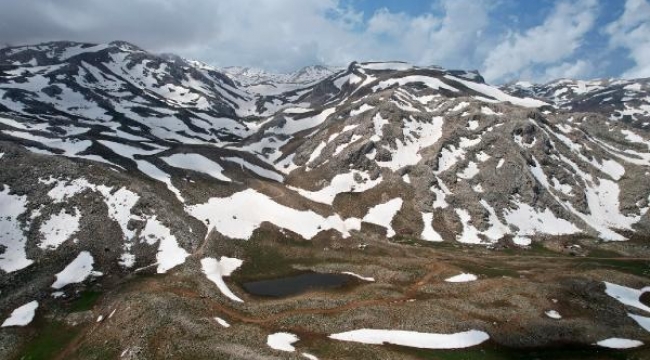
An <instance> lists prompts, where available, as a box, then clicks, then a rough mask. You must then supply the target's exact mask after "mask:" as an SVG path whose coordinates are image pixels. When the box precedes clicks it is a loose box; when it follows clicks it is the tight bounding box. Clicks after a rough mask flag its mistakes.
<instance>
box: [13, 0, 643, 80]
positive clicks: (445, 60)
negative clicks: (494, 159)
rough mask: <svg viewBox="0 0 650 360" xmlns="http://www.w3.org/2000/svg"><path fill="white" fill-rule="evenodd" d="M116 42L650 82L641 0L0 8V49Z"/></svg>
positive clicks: (271, 58)
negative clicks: (55, 42)
mask: <svg viewBox="0 0 650 360" xmlns="http://www.w3.org/2000/svg"><path fill="white" fill-rule="evenodd" d="M115 39H120V40H126V41H130V42H133V43H135V44H137V45H139V46H141V47H143V48H145V49H148V50H150V51H154V52H173V53H177V54H179V55H182V56H185V57H188V58H193V59H197V60H201V61H204V62H206V63H209V64H213V65H216V66H228V65H242V66H254V67H261V68H264V69H267V70H270V71H283V72H286V71H291V70H295V69H298V68H300V67H302V66H305V65H310V64H326V65H346V64H348V63H349V62H350V61H354V60H357V61H364V60H403V61H407V62H410V63H414V64H416V65H440V66H443V67H446V68H460V69H477V70H479V71H480V72H481V73H482V74H483V75H484V77H486V79H487V80H488V81H489V82H491V83H503V82H507V81H511V80H515V79H517V80H529V81H534V82H545V81H549V80H552V79H555V78H560V77H570V78H583V79H584V78H603V77H628V78H630V77H650V0H219V1H215V0H193V1H192V2H187V1H181V0H113V1H105V0H84V1H83V2H79V1H77V0H21V1H10V2H5V4H3V11H2V12H1V13H0V44H2V43H7V44H14V45H18V44H29V43H37V42H43V41H50V40H76V41H86V42H108V41H112V40H115Z"/></svg>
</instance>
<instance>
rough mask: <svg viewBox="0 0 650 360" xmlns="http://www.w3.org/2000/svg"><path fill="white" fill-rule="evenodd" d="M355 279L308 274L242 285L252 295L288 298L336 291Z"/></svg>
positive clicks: (323, 274)
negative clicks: (316, 292)
mask: <svg viewBox="0 0 650 360" xmlns="http://www.w3.org/2000/svg"><path fill="white" fill-rule="evenodd" d="M352 280H353V278H352V277H351V276H349V275H345V274H327V273H317V272H307V273H304V274H299V275H292V276H287V277H282V278H277V279H270V280H261V281H251V282H247V283H244V284H242V286H243V287H244V289H245V290H246V291H247V292H249V293H250V294H253V295H257V296H269V297H286V296H291V295H297V294H301V293H304V292H308V291H313V290H327V289H336V288H340V287H343V286H345V285H346V284H348V283H349V282H350V281H352Z"/></svg>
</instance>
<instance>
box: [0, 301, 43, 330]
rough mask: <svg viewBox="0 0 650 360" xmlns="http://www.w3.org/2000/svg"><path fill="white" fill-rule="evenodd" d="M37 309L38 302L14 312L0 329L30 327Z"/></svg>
mask: <svg viewBox="0 0 650 360" xmlns="http://www.w3.org/2000/svg"><path fill="white" fill-rule="evenodd" d="M36 309H38V301H36V300H34V301H30V302H28V303H27V304H25V305H23V306H21V307H18V308H16V309H15V310H14V311H12V312H11V315H9V317H8V318H7V319H6V320H5V321H4V322H3V323H2V326H0V327H9V326H25V325H29V323H31V322H32V320H33V319H34V315H36Z"/></svg>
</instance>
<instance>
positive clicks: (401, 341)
mask: <svg viewBox="0 0 650 360" xmlns="http://www.w3.org/2000/svg"><path fill="white" fill-rule="evenodd" d="M329 337H330V338H331V339H335V340H342V341H352V342H358V343H363V344H376V345H382V344H386V343H387V344H393V345H400V346H408V347H415V348H421V349H461V348H467V347H471V346H476V345H479V344H481V343H483V342H484V341H486V340H488V339H489V338H490V336H489V335H488V334H487V333H485V332H483V331H478V330H469V331H465V332H459V333H455V334H435V333H422V332H416V331H405V330H379V329H360V330H352V331H348V332H343V333H338V334H332V335H330V336H329Z"/></svg>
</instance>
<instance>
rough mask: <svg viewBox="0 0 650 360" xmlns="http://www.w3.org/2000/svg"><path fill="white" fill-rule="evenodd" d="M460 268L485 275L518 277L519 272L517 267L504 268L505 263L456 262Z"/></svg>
mask: <svg viewBox="0 0 650 360" xmlns="http://www.w3.org/2000/svg"><path fill="white" fill-rule="evenodd" d="M455 265H456V266H458V267H459V268H461V269H463V270H466V271H467V272H470V273H472V274H476V275H485V276H487V277H502V276H510V277H518V276H519V273H518V272H517V270H515V269H511V268H504V267H503V266H504V265H505V263H499V264H498V265H480V264H475V263H469V262H463V263H458V264H455Z"/></svg>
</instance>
